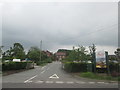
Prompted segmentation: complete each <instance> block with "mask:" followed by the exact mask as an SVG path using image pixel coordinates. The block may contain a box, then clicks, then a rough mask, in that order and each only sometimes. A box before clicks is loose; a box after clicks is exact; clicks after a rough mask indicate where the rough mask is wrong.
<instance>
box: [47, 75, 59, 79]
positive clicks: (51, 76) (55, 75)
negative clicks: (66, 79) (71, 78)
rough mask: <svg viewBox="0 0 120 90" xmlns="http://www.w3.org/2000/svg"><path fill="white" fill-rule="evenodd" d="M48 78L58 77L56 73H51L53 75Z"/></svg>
mask: <svg viewBox="0 0 120 90" xmlns="http://www.w3.org/2000/svg"><path fill="white" fill-rule="evenodd" d="M49 78H54V79H58V78H59V77H58V76H57V74H53V75H52V76H50V77H49Z"/></svg>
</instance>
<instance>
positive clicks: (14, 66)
mask: <svg viewBox="0 0 120 90" xmlns="http://www.w3.org/2000/svg"><path fill="white" fill-rule="evenodd" d="M27 63H32V62H5V63H3V64H2V71H7V70H19V69H26V66H27Z"/></svg>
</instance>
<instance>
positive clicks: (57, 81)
mask: <svg viewBox="0 0 120 90" xmlns="http://www.w3.org/2000/svg"><path fill="white" fill-rule="evenodd" d="M56 83H60V84H62V83H64V82H63V81H56Z"/></svg>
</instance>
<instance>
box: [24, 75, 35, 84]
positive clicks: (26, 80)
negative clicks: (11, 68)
mask: <svg viewBox="0 0 120 90" xmlns="http://www.w3.org/2000/svg"><path fill="white" fill-rule="evenodd" d="M35 77H37V75H35V76H33V77H31V78H30V79H28V80H26V81H24V83H27V82H29V81H30V80H32V79H33V78H35Z"/></svg>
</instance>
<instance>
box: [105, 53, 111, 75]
mask: <svg viewBox="0 0 120 90" xmlns="http://www.w3.org/2000/svg"><path fill="white" fill-rule="evenodd" d="M105 56H106V66H107V74H108V75H110V68H109V59H108V52H107V51H105Z"/></svg>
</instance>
